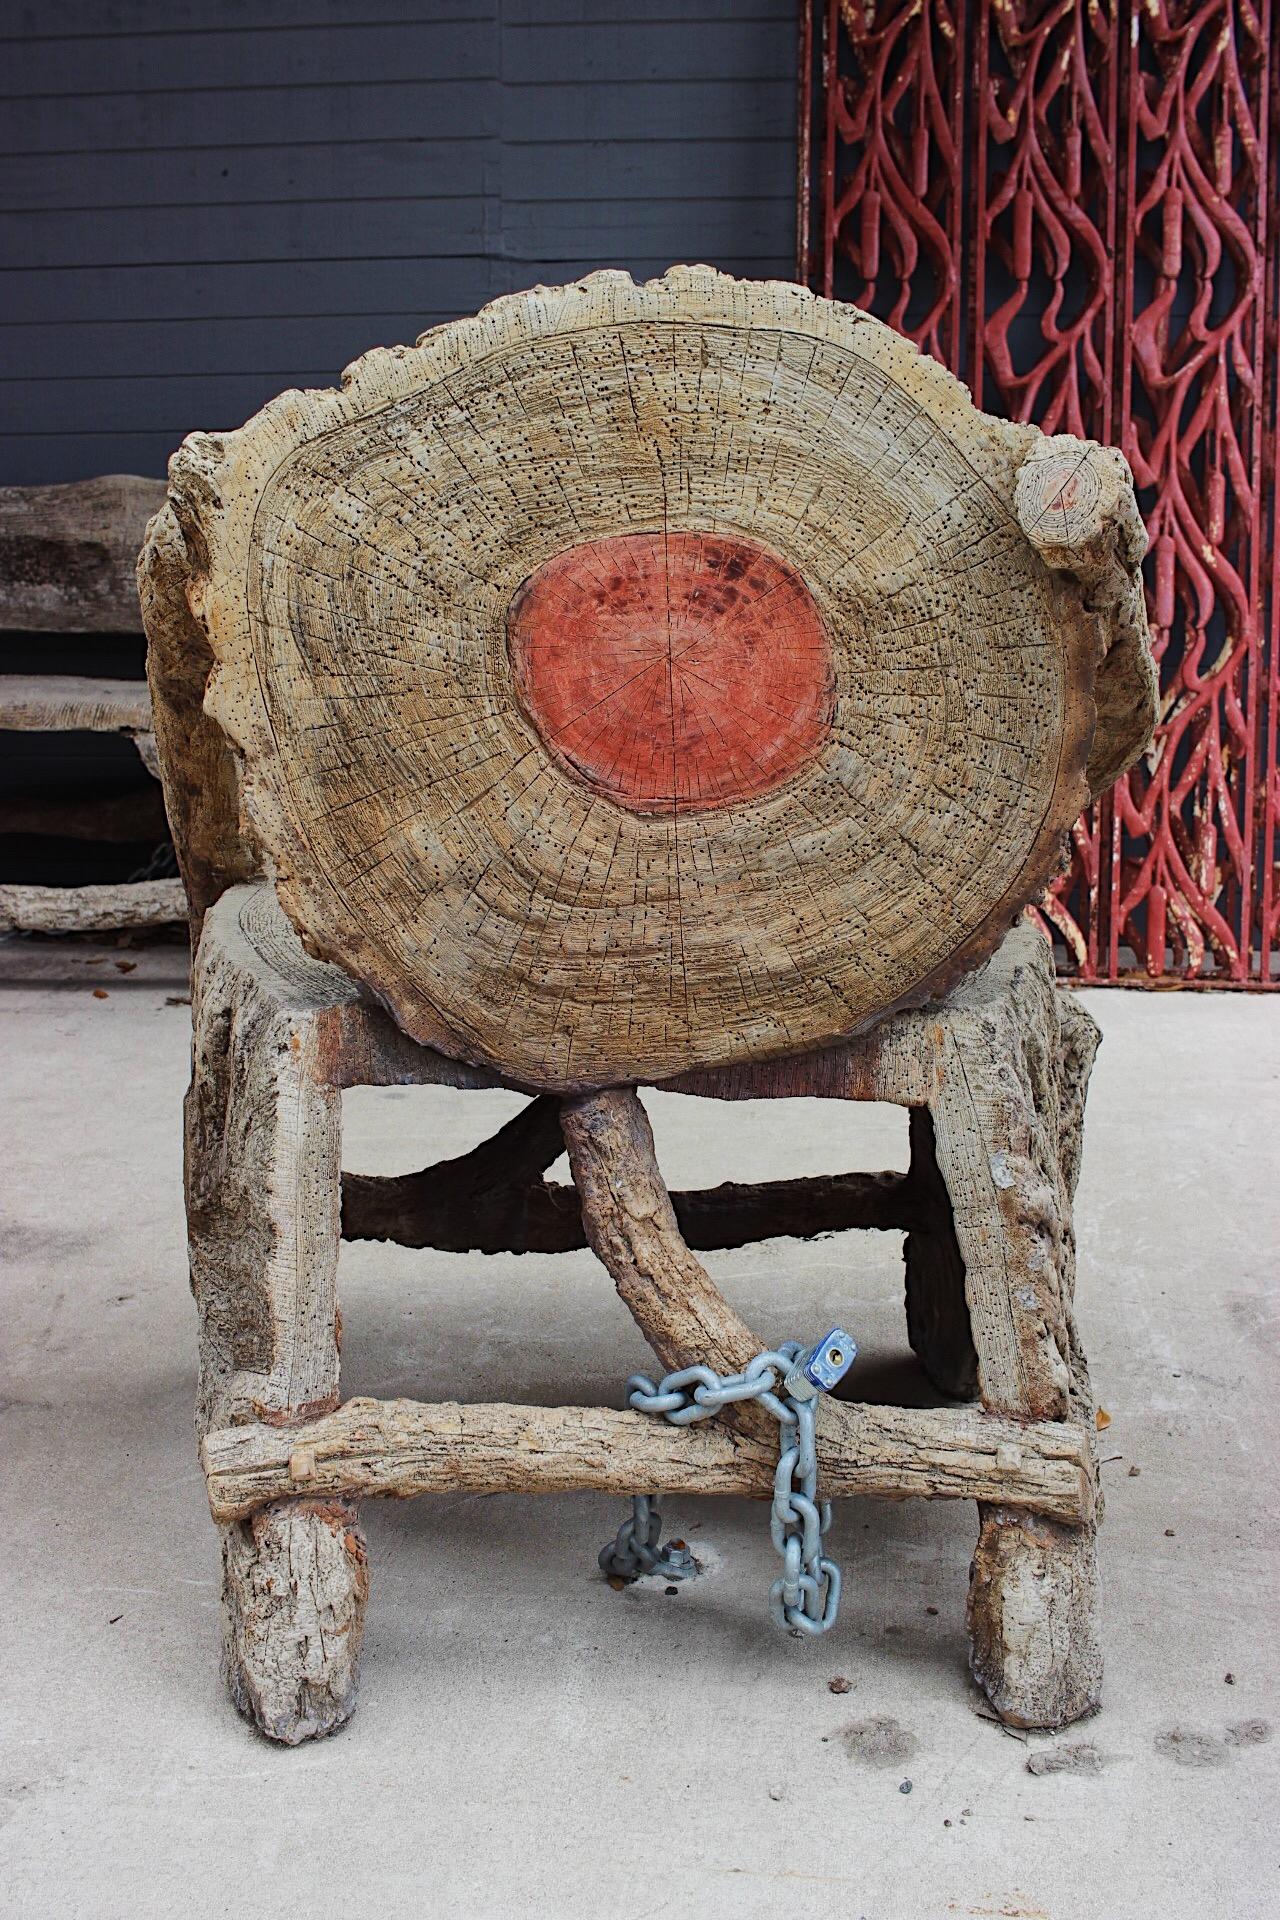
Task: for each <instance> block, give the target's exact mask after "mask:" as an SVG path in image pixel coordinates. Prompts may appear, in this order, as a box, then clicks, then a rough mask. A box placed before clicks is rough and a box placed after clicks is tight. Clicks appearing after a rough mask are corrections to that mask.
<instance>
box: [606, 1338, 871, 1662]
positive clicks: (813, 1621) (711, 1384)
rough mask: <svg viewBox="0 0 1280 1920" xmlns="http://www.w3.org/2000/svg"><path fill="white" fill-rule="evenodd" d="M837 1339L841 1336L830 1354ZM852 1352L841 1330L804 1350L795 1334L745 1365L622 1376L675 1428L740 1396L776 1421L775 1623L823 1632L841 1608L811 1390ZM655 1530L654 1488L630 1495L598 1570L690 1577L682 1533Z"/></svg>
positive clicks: (640, 1406)
mask: <svg viewBox="0 0 1280 1920" xmlns="http://www.w3.org/2000/svg"><path fill="white" fill-rule="evenodd" d="M833 1342H834V1343H838V1345H836V1346H835V1348H834V1354H833ZM822 1349H827V1350H828V1356H827V1357H828V1360H830V1359H831V1358H832V1357H834V1360H835V1361H836V1362H838V1363H839V1364H838V1368H837V1369H836V1370H835V1371H834V1372H833V1371H832V1368H831V1367H830V1365H828V1366H827V1367H825V1368H824V1366H823V1364H822V1361H821V1360H820V1359H819V1358H818V1356H819V1354H820V1352H821V1350H822ZM856 1354H857V1347H856V1346H855V1345H854V1343H853V1341H852V1340H850V1339H849V1337H848V1335H847V1334H844V1333H842V1332H841V1331H840V1329H838V1328H837V1329H836V1330H835V1331H834V1332H833V1333H831V1334H829V1335H828V1336H827V1339H826V1340H824V1341H820V1342H819V1344H818V1346H817V1347H815V1348H813V1349H811V1351H810V1352H809V1353H808V1354H806V1353H805V1349H804V1348H803V1347H802V1345H801V1343H800V1342H799V1341H798V1340H786V1341H784V1342H783V1344H782V1345H781V1346H780V1347H778V1348H776V1349H775V1350H773V1351H770V1352H767V1353H758V1354H757V1355H756V1357H755V1359H754V1360H753V1361H752V1362H751V1363H750V1365H749V1366H747V1367H744V1369H743V1370H742V1372H741V1373H730V1374H718V1373H717V1372H716V1371H715V1369H714V1368H712V1367H707V1366H694V1367H681V1368H680V1369H679V1370H678V1371H677V1372H675V1373H668V1374H666V1375H665V1376H664V1378H663V1379H662V1380H661V1381H660V1382H659V1383H658V1384H657V1385H656V1386H655V1384H654V1382H653V1381H652V1380H651V1379H650V1378H649V1377H648V1375H647V1374H644V1373H633V1374H632V1376H631V1378H630V1379H629V1380H628V1381H627V1389H626V1391H627V1404H628V1406H631V1407H634V1408H635V1409H636V1411H637V1412H638V1413H656V1414H661V1415H662V1416H663V1417H664V1418H665V1419H667V1420H670V1421H671V1423H672V1425H673V1426H677V1427H687V1426H692V1425H693V1423H694V1422H695V1421H697V1420H709V1419H710V1418H711V1416H712V1415H713V1414H716V1413H719V1412H720V1410H721V1409H722V1408H723V1407H729V1406H734V1405H736V1404H737V1403H738V1402H740V1401H743V1400H757V1401H759V1403H760V1405H761V1406H762V1407H765V1408H767V1409H768V1411H769V1412H770V1413H771V1414H772V1415H773V1417H774V1419H775V1420H776V1421H777V1422H778V1428H779V1433H778V1442H779V1457H778V1465H777V1469H776V1471H775V1473H774V1476H773V1509H772V1512H771V1515H770V1520H769V1531H770V1534H771V1536H772V1539H773V1544H774V1546H775V1547H776V1548H777V1550H778V1552H779V1554H780V1555H781V1556H782V1573H781V1574H780V1576H779V1577H778V1579H776V1580H775V1581H774V1583H773V1585H772V1587H770V1589H769V1610H770V1612H771V1613H772V1615H773V1618H774V1619H775V1620H776V1622H777V1623H778V1625H779V1626H780V1627H784V1628H786V1629H788V1630H789V1631H790V1632H792V1633H807V1634H819V1633H826V1632H827V1631H828V1629H829V1628H831V1627H833V1626H834V1625H835V1621H836V1615H837V1613H838V1612H839V1608H840V1569H839V1567H838V1566H837V1565H836V1563H835V1561H834V1560H831V1559H829V1558H828V1557H827V1555H826V1554H824V1552H823V1550H822V1542H823V1536H824V1535H825V1533H826V1531H827V1529H828V1527H829V1526H830V1525H831V1507H830V1504H829V1502H827V1501H825V1500H824V1501H823V1502H822V1503H821V1504H819V1501H818V1459H817V1452H816V1448H815V1443H814V1410H815V1407H816V1405H817V1394H818V1393H819V1392H826V1391H828V1390H829V1387H830V1386H831V1385H833V1384H834V1383H835V1380H836V1379H837V1378H842V1377H843V1375H844V1373H845V1372H847V1371H848V1368H849V1366H850V1365H851V1364H852V1361H853V1359H854V1358H855V1356H856ZM661 1531H662V1516H661V1513H660V1512H659V1509H658V1496H657V1494H655V1493H638V1494H635V1495H633V1497H632V1502H631V1518H630V1520H627V1521H624V1523H623V1525H622V1526H621V1527H619V1529H618V1534H617V1538H616V1539H615V1540H611V1541H610V1542H609V1544H608V1546H606V1547H604V1548H602V1549H601V1553H600V1566H601V1568H602V1569H603V1571H604V1572H605V1573H606V1574H608V1575H610V1576H612V1577H614V1578H620V1579H623V1580H636V1579H639V1578H640V1576H641V1575H642V1574H646V1573H658V1574H662V1575H664V1576H665V1577H666V1578H667V1579H672V1580H681V1579H684V1580H687V1579H689V1578H690V1577H691V1576H692V1575H693V1574H694V1573H696V1572H697V1562H696V1561H695V1560H694V1559H693V1556H692V1554H690V1552H689V1549H688V1548H687V1547H686V1546H685V1544H684V1542H683V1541H681V1540H677V1541H669V1542H668V1543H667V1545H666V1546H665V1547H662V1546H659V1544H658V1540H659V1535H660V1534H661Z"/></svg>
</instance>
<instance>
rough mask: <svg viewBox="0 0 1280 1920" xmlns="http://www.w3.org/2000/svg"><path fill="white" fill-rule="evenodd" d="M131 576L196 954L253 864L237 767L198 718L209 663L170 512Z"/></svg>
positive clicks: (150, 533)
mask: <svg viewBox="0 0 1280 1920" xmlns="http://www.w3.org/2000/svg"><path fill="white" fill-rule="evenodd" d="M137 574H138V584H137V591H138V594H139V597H140V600H141V605H142V615H143V620H144V623H145V626H146V631H147V678H148V681H149V683H150V688H151V701H152V706H153V709H154V714H155V741H156V751H157V754H158V758H159V770H160V776H161V779H162V780H163V782H164V794H165V806H166V808H167V811H168V815H169V830H170V832H171V833H172V835H173V845H174V851H175V853H176V854H177V856H178V868H179V871H180V872H181V874H182V878H183V881H184V882H185V884H186V889H187V899H188V902H189V904H190V914H191V939H192V944H193V946H194V945H195V944H196V943H197V942H198V941H199V938H200V929H201V926H202V925H203V922H204V916H205V913H206V911H207V910H208V908H209V907H211V906H212V904H213V902H214V901H215V900H216V899H218V898H219V896H220V895H221V894H223V893H224V892H225V891H226V889H227V888H228V887H232V886H236V885H238V884H239V883H240V882H242V881H245V880H251V879H253V878H254V876H255V875H257V874H258V873H260V872H261V862H260V860H259V859H258V856H257V854H256V852H255V850H254V848H253V846H252V843H251V841H250V840H249V838H248V836H247V834H246V833H245V831H244V829H243V828H242V825H241V820H240V782H239V776H238V774H237V771H236V763H235V759H234V757H233V755H232V753H231V750H230V748H229V747H228V746H227V743H226V740H225V738H224V737H223V735H222V733H221V731H220V730H219V729H218V728H217V727H216V726H215V725H214V724H213V722H212V721H211V720H210V719H209V718H208V716H207V715H206V713H205V711H204V697H205V688H206V686H207V683H208V679H209V672H210V669H211V668H212V665H213V654H212V653H211V651H210V648H209V642H208V640H207V639H206V638H205V635H204V631H203V629H202V628H201V626H200V625H199V623H198V622H197V621H196V620H194V619H193V618H192V614H191V609H190V607H189V606H188V604H187V586H188V583H189V580H190V577H191V557H190V555H189V553H188V550H187V544H186V541H185V540H184V539H183V537H182V534H181V532H180V531H179V528H178V523H177V521H176V520H175V519H174V516H173V512H172V510H171V509H170V508H169V507H168V506H164V507H162V508H161V510H160V512H159V513H157V515H156V517H155V519H154V520H153V521H152V522H151V525H150V526H149V528H148V529H147V544H146V548H145V550H144V552H143V554H142V557H141V559H140V560H139V561H138V563H137Z"/></svg>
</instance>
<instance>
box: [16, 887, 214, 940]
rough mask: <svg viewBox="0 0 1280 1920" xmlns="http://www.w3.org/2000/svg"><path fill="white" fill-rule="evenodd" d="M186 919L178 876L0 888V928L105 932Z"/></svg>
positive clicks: (161, 924) (164, 925) (19, 930)
mask: <svg viewBox="0 0 1280 1920" xmlns="http://www.w3.org/2000/svg"><path fill="white" fill-rule="evenodd" d="M186 917H187V898H186V895H185V893H184V892H183V890H182V882H181V880H133V881H129V882H127V883H126V882H121V883H120V884H118V885H116V884H111V885H101V886H90V887H17V886H13V887H0V932H5V933H8V932H13V933H107V932H110V931H111V930H112V929H113V928H117V927H167V926H172V925H174V924H176V923H177V922H178V921H180V920H185V919H186Z"/></svg>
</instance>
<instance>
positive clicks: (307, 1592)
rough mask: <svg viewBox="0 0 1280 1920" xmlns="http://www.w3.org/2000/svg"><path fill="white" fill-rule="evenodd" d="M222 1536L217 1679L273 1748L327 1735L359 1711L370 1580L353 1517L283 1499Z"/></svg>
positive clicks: (338, 1508)
mask: <svg viewBox="0 0 1280 1920" xmlns="http://www.w3.org/2000/svg"><path fill="white" fill-rule="evenodd" d="M220 1532H221V1534H222V1605H223V1620H224V1637H223V1649H222V1673H223V1678H224V1679H225V1681H226V1683H227V1688H228V1691H229V1692H230V1694H231V1698H232V1700H233V1701H234V1703H235V1705H236V1706H237V1707H238V1708H239V1710H240V1712H241V1713H242V1714H244V1716H245V1718H246V1719H248V1720H252V1721H253V1722H254V1723H255V1724H256V1725H257V1726H258V1727H260V1728H261V1730H262V1732H263V1733H265V1734H266V1735H267V1737H268V1738H269V1739H271V1740H278V1741H280V1743H281V1744H282V1745H284V1746H288V1747H296V1746H298V1745H300V1744H301V1742H302V1741H304V1740H312V1739H314V1738H315V1737H316V1736H317V1735H319V1734H325V1733H333V1732H334V1731H335V1730H336V1729H337V1728H338V1727H340V1726H341V1725H342V1724H343V1722H344V1721H346V1720H348V1719H349V1718H350V1716H351V1713H352V1711H353V1709H354V1707H355V1703H356V1685H357V1680H358V1669H359V1659H360V1640H361V1636H362V1634H363V1630H364V1611H365V1603H366V1601H367V1599H368V1595H369V1573H368V1565H367V1561H366V1556H365V1546H364V1539H363V1536H362V1535H361V1532H360V1529H359V1527H358V1525H357V1524H356V1512H355V1508H354V1507H351V1506H347V1505H345V1504H343V1503H340V1502H337V1501H334V1502H330V1503H325V1502H322V1501H319V1500H306V1501H304V1500H279V1501H277V1502H276V1503H275V1505H274V1506H270V1507H262V1508H260V1509H259V1511H258V1512H257V1513H255V1514H252V1515H251V1516H250V1518H249V1519H248V1520H241V1521H236V1522H233V1523H232V1525H231V1526H229V1527H222V1528H221V1529H220Z"/></svg>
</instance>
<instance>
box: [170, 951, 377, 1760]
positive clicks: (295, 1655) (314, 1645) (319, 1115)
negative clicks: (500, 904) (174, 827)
mask: <svg viewBox="0 0 1280 1920" xmlns="http://www.w3.org/2000/svg"><path fill="white" fill-rule="evenodd" d="M253 957H254V954H253V949H252V948H251V947H250V946H249V944H248V942H247V940H246V939H245V938H244V937H243V935H242V934H241V932H240V928H239V925H238V923H237V921H236V920H235V919H231V920H229V923H228V925H227V927H226V928H225V930H224V934H223V937H222V938H221V939H217V938H215V939H213V940H210V941H206V942H202V944H201V948H200V951H199V954H198V957H197V964H196V968H195V973H194V984H193V1000H192V1020H193V1024H194V1035H193V1043H192V1080H191V1090H190V1092H189V1094H188V1096H187V1107H186V1127H187V1131H186V1185H187V1236H188V1248H189V1253H190V1260H191V1285H192V1291H193V1292H194V1294H195V1298H196V1306H197V1310H198V1313H199V1324H200V1377H199V1387H198V1394H197V1411H196V1427H197V1432H198V1433H200V1434H201V1435H203V1434H204V1433H205V1432H206V1431H207V1430H208V1428H209V1427H210V1425H217V1426H224V1425H235V1424H237V1423H241V1422H244V1421H247V1420H259V1419H264V1418H265V1419H267V1420H271V1421H275V1422H277V1423H282V1424H283V1423H288V1422H290V1421H297V1420H298V1419H301V1418H305V1417H306V1416H308V1415H313V1414H315V1413H318V1412H323V1411H325V1410H327V1409H329V1408H331V1407H333V1406H334V1405H336V1403H337V1398H338V1341H337V1296H336V1278H337V1264H338V1209H339V1176H340V1167H341V1160H340V1140H341V1104H340V1096H339V1094H338V1091H337V1089H336V1088H335V1087H334V1086H333V1085H332V1084H331V1082H330V1080H329V1078H328V1076H327V1075H326V1073H325V1069H324V1058H325V1053H326V1043H327V1040H328V1022H329V1021H330V1020H331V1019H332V1008H331V1005H330V1006H328V1007H326V1008H324V1009H317V1008H316V1007H315V1005H314V1003H313V1002H312V1001H311V1000H310V999H309V998H308V996H307V995H306V993H305V992H304V993H298V992H296V991H291V988H292V987H293V986H294V985H295V984H296V983H295V982H294V981H292V980H291V979H290V977H289V975H288V974H287V973H283V972H277V971H275V970H273V969H270V968H255V967H254V965H253ZM324 973H325V970H323V969H321V970H319V974H318V975H317V973H316V972H315V971H313V973H312V984H313V985H314V984H316V982H317V978H319V979H320V980H323V978H324ZM328 985H329V992H328V993H327V994H326V995H324V996H323V997H324V998H325V999H326V1000H328V1001H329V1002H330V1003H332V1001H333V999H334V998H335V997H336V998H337V999H338V1001H339V1003H340V1002H341V996H342V992H343V989H344V986H345V988H346V990H347V991H350V990H351V989H350V983H349V982H341V980H340V977H339V978H338V979H333V980H331V981H330V982H329V983H328ZM367 1593H368V1574H367V1570H366V1564H365V1555H364V1548H363V1544H362V1542H361V1539H360V1535H359V1532H358V1529H357V1527H356V1525H355V1515H354V1512H353V1511H352V1510H350V1509H349V1508H346V1507H341V1506H337V1507H335V1506H332V1505H325V1504H323V1503H313V1502H306V1503H303V1504H295V1503H290V1504H288V1505H285V1506H282V1507H278V1508H269V1509H267V1510H266V1511H265V1512H264V1513H262V1514H260V1515H255V1516H254V1517H253V1518H252V1519H251V1520H248V1521H245V1522H243V1523H237V1524H236V1525H234V1526H231V1527H228V1528H226V1529H224V1532H223V1628H224V1642H223V1670H224V1673H225V1675H226V1677H227V1681H228V1684H229V1686H230V1689H231V1694H232V1698H233V1699H234V1701H235V1702H236V1705H237V1706H238V1707H239V1708H240V1709H241V1711H242V1712H244V1713H246V1714H248V1715H249V1716H250V1717H251V1718H253V1719H254V1721H255V1722H256V1723H257V1725H258V1726H259V1727H260V1728H261V1729H262V1731H263V1733H265V1734H267V1735H268V1737H269V1738H271V1739H273V1740H278V1741H282V1742H284V1743H285V1744H286V1745H295V1744H296V1743H297V1742H299V1741H301V1740H308V1739H311V1738H313V1737H314V1736H316V1735H317V1734H324V1733H329V1732H331V1731H332V1730H333V1729H334V1728H335V1727H337V1726H340V1725H341V1724H342V1722H343V1721H344V1720H345V1719H346V1718H347V1717H348V1715H349V1714H350V1712H351V1710H352V1708H353V1706H354V1704H355V1686H356V1664H357V1659H358V1656H359V1651H360V1638H361V1633H362V1631H363V1621H364V1608H365V1601H366V1598H367Z"/></svg>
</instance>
